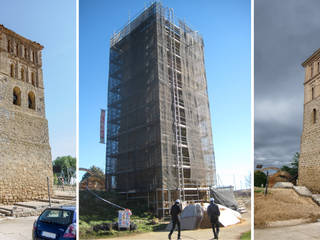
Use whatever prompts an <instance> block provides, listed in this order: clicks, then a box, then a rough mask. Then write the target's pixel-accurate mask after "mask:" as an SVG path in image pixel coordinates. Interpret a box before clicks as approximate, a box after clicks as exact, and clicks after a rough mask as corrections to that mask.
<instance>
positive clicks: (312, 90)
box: [311, 87, 314, 99]
mask: <svg viewBox="0 0 320 240" xmlns="http://www.w3.org/2000/svg"><path fill="white" fill-rule="evenodd" d="M311 99H314V87H312V88H311Z"/></svg>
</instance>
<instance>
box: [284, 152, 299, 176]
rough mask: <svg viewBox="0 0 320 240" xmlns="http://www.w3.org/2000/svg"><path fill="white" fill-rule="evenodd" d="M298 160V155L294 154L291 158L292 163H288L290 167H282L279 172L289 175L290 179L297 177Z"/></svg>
mask: <svg viewBox="0 0 320 240" xmlns="http://www.w3.org/2000/svg"><path fill="white" fill-rule="evenodd" d="M299 158H300V153H298V152H296V153H295V154H294V156H293V158H292V162H291V163H290V165H291V167H289V166H287V165H284V166H282V167H281V170H282V171H286V172H288V173H290V175H291V176H292V177H296V176H298V167H299Z"/></svg>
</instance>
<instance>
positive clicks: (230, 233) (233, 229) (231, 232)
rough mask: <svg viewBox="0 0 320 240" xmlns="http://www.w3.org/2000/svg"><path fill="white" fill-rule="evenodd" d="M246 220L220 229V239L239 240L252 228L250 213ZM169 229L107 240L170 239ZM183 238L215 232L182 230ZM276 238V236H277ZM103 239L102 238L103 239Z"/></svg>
mask: <svg viewBox="0 0 320 240" xmlns="http://www.w3.org/2000/svg"><path fill="white" fill-rule="evenodd" d="M243 217H244V219H245V220H246V221H245V222H243V223H240V224H236V225H232V226H229V227H226V228H221V229H220V235H219V239H228V240H239V239H240V236H241V234H242V233H244V232H248V231H250V230H251V221H250V213H246V214H244V215H243ZM168 233H169V232H168V231H165V232H150V233H143V234H136V235H129V236H124V237H117V238H107V239H106V240H150V239H152V240H158V239H159V240H160V239H164V240H165V239H168ZM172 239H173V240H175V239H177V233H176V232H175V233H174V234H173V235H172ZM181 239H183V240H211V239H213V233H212V230H211V229H200V230H192V231H191V230H189V231H182V233H181ZM275 239H276V238H275ZM101 240H102V239H101Z"/></svg>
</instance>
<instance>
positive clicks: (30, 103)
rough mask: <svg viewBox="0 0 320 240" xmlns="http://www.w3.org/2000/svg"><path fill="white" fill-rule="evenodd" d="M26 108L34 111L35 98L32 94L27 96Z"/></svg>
mask: <svg viewBox="0 0 320 240" xmlns="http://www.w3.org/2000/svg"><path fill="white" fill-rule="evenodd" d="M28 108H30V109H33V110H35V109H36V97H35V95H34V93H33V92H29V94H28Z"/></svg>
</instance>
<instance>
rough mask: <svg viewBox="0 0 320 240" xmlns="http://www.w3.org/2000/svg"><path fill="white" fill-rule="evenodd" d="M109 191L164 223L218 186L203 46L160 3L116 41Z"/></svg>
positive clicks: (112, 56)
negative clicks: (174, 206)
mask: <svg viewBox="0 0 320 240" xmlns="http://www.w3.org/2000/svg"><path fill="white" fill-rule="evenodd" d="M109 58H110V67H109V82H108V116H107V147H106V187H107V190H110V189H115V190H117V191H118V192H121V193H124V194H126V195H127V196H128V197H131V198H145V199H147V200H148V203H149V204H150V207H151V208H152V209H153V210H154V211H155V212H156V213H157V215H159V216H164V215H167V214H168V212H169V207H170V205H171V203H172V201H174V200H175V199H177V198H179V199H181V200H183V201H193V202H201V201H206V200H207V198H208V197H209V188H210V187H211V186H214V185H215V184H216V174H215V160H214V151H213V143H212V131H211V121H210V111H209V102H208V94H207V81H206V75H205V68H204V55H203V40H202V37H201V35H200V34H199V33H197V32H195V31H193V30H192V29H191V28H189V27H188V26H187V25H186V24H185V23H184V22H183V21H178V23H177V22H176V21H175V17H174V12H173V9H168V8H165V7H163V6H162V5H161V3H158V2H156V3H153V4H152V5H150V6H149V7H148V8H147V9H145V10H144V11H143V12H142V13H141V14H139V15H138V16H137V17H136V18H134V19H133V20H132V21H131V22H129V23H128V24H127V25H126V26H125V27H124V28H122V30H120V31H119V32H118V33H116V34H114V35H113V37H112V38H111V40H110V57H109Z"/></svg>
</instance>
